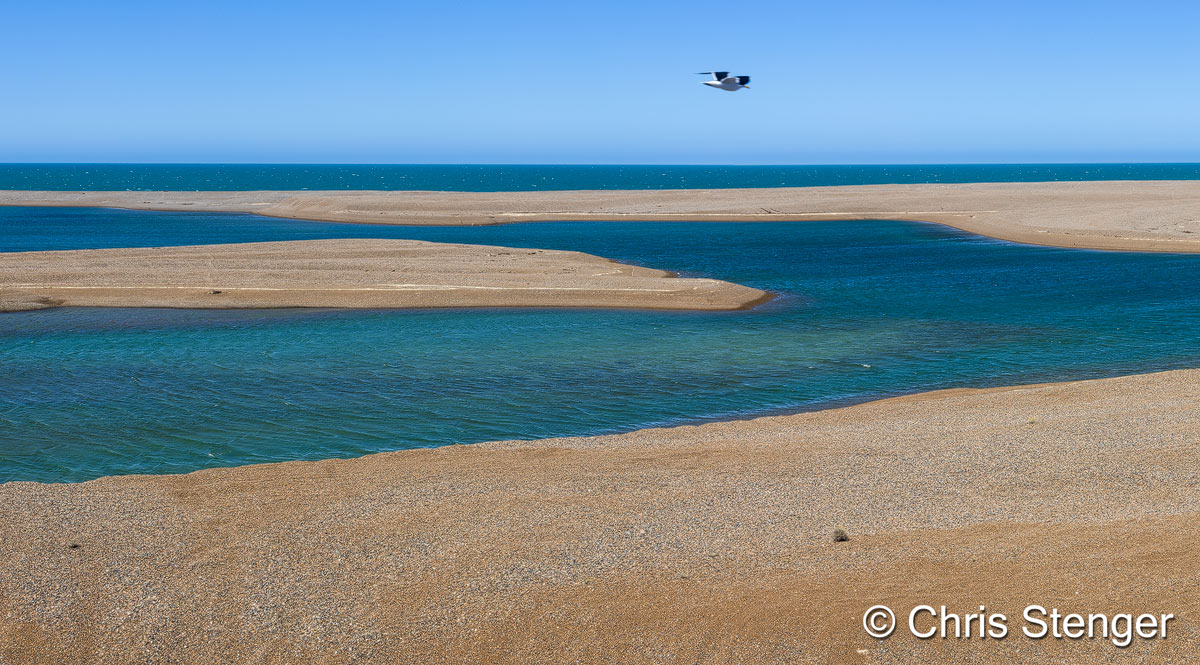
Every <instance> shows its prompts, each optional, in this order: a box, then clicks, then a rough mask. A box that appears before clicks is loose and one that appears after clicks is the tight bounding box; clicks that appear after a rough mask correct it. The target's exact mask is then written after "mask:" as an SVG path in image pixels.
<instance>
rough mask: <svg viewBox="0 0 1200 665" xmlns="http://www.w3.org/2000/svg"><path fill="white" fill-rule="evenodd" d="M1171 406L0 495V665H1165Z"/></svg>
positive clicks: (300, 466) (1111, 382) (767, 431)
mask: <svg viewBox="0 0 1200 665" xmlns="http://www.w3.org/2000/svg"><path fill="white" fill-rule="evenodd" d="M1198 406H1200V370H1183V371H1176V372H1166V373H1158V374H1147V375H1138V376H1128V377H1121V378H1114V379H1106V380H1099V381H1087V382H1077V383H1064V384H1049V385H1039V386H1023V387H1015V388H998V389H991V390H956V391H944V392H935V393H926V394H921V395H915V396H911V397H902V398H897V399H890V400H884V401H878V402H873V403H868V404H862V405H857V406H852V407H848V408H842V409H835V410H828V411H821V412H815V413H806V414H799V415H792V416H781V417H769V418H760V419H757V420H750V421H740V422H725V423H714V424H707V425H702V426H697V427H679V428H673V429H651V430H642V431H637V432H633V433H629V434H623V435H616V436H604V437H592V438H577V439H557V440H545V441H537V442H500V443H493V444H482V445H475V446H453V447H447V448H439V449H431V450H409V451H402V452H396V453H385V454H379V455H371V456H367V457H362V458H358V459H352V460H326V461H321V462H294V463H284V464H267V465H257V466H247V467H240V468H233V469H214V470H206V471H200V472H196V473H192V474H188V475H182V476H126V477H109V478H102V479H99V480H96V481H92V482H88V483H83V484H76V485H54V484H36V483H21V482H17V483H8V484H5V485H0V662H3V663H6V664H8V663H14V664H16V663H60V662H68V661H69V662H94V663H131V662H186V663H197V664H199V663H285V662H286V663H366V662H409V663H460V662H487V663H564V662H583V663H594V662H611V663H643V662H644V663H662V662H669V663H676V662H679V663H696V662H699V663H710V662H722V663H723V662H746V663H795V662H798V663H924V662H972V663H1005V664H1008V663H1016V662H1021V663H1064V662H1074V663H1083V662H1110V659H1112V662H1125V661H1126V660H1128V661H1130V662H1140V663H1167V662H1177V663H1186V662H1191V660H1192V658H1193V657H1194V655H1195V653H1197V651H1198V650H1200V584H1198V583H1197V582H1196V580H1195V572H1196V564H1197V558H1198V557H1200V555H1198V554H1197V551H1200V529H1198V528H1197V527H1198V526H1200V471H1197V469H1200V449H1198V447H1197V440H1198V439H1197V435H1198V434H1200V408H1197V407H1198ZM835 527H844V528H845V529H846V530H847V531H848V532H849V534H850V537H851V539H850V541H849V542H844V543H834V542H832V539H831V537H830V534H831V532H832V530H833V529H834V528H835ZM876 603H886V604H888V605H890V606H891V607H893V608H895V609H896V610H897V613H898V614H901V615H902V616H903V613H906V612H907V610H908V609H909V608H911V607H912V606H914V605H916V604H920V603H928V604H930V605H933V606H935V607H936V606H940V605H943V604H944V605H946V606H948V609H950V610H951V611H957V612H959V613H966V612H971V611H977V608H978V606H979V605H981V604H983V605H986V606H987V608H988V611H989V612H1002V613H1005V614H1007V615H1008V616H1009V617H1010V621H1009V625H1010V627H1011V628H1012V631H1013V632H1014V633H1016V631H1017V629H1018V627H1019V626H1020V625H1022V622H1021V621H1019V620H1018V619H1019V617H1020V613H1021V609H1022V608H1023V607H1025V606H1026V605H1029V604H1033V603H1037V604H1041V605H1044V606H1045V607H1047V608H1050V607H1058V608H1060V609H1062V610H1064V611H1075V612H1095V611H1106V612H1110V613H1116V612H1119V611H1125V612H1133V613H1135V614H1138V613H1142V612H1155V613H1157V612H1170V613H1174V614H1176V615H1177V617H1178V619H1177V620H1176V621H1174V622H1172V623H1171V624H1170V630H1169V633H1168V638H1167V639H1165V640H1164V639H1154V640H1135V642H1134V644H1133V645H1132V646H1130V647H1128V648H1127V649H1124V650H1121V649H1118V648H1117V647H1115V646H1113V645H1112V644H1111V643H1110V642H1109V641H1107V640H1104V639H1094V640H1087V639H1084V640H1079V641H1072V640H1063V639H1059V640H1056V639H1044V640H1032V639H1028V638H1025V637H1021V636H1017V635H1010V636H1009V637H1008V638H1007V639H1004V640H979V639H974V640H961V641H960V640H941V639H934V640H928V641H919V640H917V639H915V638H912V637H911V636H908V635H906V634H903V631H901V632H900V633H897V634H895V635H893V636H892V637H891V638H889V639H887V640H885V641H876V640H874V639H872V638H869V637H868V636H867V635H866V634H865V633H864V632H863V629H862V624H861V616H862V613H863V612H864V610H866V608H867V607H869V606H871V605H873V604H876Z"/></svg>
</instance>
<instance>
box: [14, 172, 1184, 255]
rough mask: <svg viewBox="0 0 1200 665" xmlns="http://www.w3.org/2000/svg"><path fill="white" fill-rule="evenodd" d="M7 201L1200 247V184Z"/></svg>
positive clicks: (399, 219) (386, 219) (106, 195)
mask: <svg viewBox="0 0 1200 665" xmlns="http://www.w3.org/2000/svg"><path fill="white" fill-rule="evenodd" d="M0 205H44V206H108V207H117V208H134V209H144V210H203V211H230V212H251V213H257V214H260V215H267V216H275V217H289V218H296V219H307V220H320V221H333V222H359V223H377V224H437V225H460V224H461V225H469V224H503V223H510V222H532V221H575V220H579V221H608V220H631V221H633V220H639V221H808V220H842V219H892V220H907V221H924V222H935V223H940V224H945V225H948V226H952V227H955V228H958V229H962V230H965V231H969V232H972V233H977V234H980V235H985V236H990V237H994V238H1000V239H1003V240H1011V241H1014V242H1021V243H1029V244H1036V245H1050V246H1059V247H1078V248H1090V249H1110V250H1132V251H1156V252H1197V251H1200V181H1194V180H1191V181H1099V182H1035V183H1025V182H1022V183H965V184H957V183H956V184H906V185H861V186H859V185H852V186H838V187H791V188H784V187H780V188H762V189H707V190H705V189H693V190H588V191H540V192H418V191H345V192H341V191H302V192H297V191H257V192H54V191H15V190H3V191H0Z"/></svg>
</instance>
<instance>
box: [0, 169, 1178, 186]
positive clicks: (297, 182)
mask: <svg viewBox="0 0 1200 665" xmlns="http://www.w3.org/2000/svg"><path fill="white" fill-rule="evenodd" d="M1197 179H1200V164H965V165H964V164H930V165H882V166H875V165H871V166H571V165H567V166H558V165H550V166H537V165H532V166H531V165H479V164H465V165H463V164H457V165H455V164H451V165H430V164H407V165H405V164H401V165H372V164H363V165H347V164H0V189H33V190H65V191H71V190H223V191H237V190H241V191H246V190H262V189H276V190H304V189H324V190H337V189H343V190H345V189H382V190H435V191H478V192H492V191H536V190H563V189H710V188H711V189H725V188H735V187H817V186H823V185H878V184H888V183H931V182H1039V181H1052V180H1197Z"/></svg>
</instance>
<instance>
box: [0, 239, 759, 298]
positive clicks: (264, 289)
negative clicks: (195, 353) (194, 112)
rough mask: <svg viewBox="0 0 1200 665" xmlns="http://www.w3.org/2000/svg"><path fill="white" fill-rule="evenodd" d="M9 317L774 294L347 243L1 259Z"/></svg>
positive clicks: (406, 245) (496, 251) (550, 255)
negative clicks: (92, 310)
mask: <svg viewBox="0 0 1200 665" xmlns="http://www.w3.org/2000/svg"><path fill="white" fill-rule="evenodd" d="M0 257H2V258H0V311H4V310H10V311H11V310H21V309H36V308H41V307H48V306H91V307H195V308H237V307H360V308H362V307H501V306H503V307H637V308H651V309H695V310H732V309H742V308H746V307H750V306H753V305H755V304H757V303H760V302H763V301H765V300H768V299H770V297H771V295H770V294H768V293H766V292H763V291H760V290H758V289H752V288H749V287H744V286H739V285H737V284H731V283H729V282H723V281H720V280H715V279H702V278H677V277H675V276H674V275H673V274H672V273H669V272H666V271H663V270H655V269H652V268H643V267H640V266H632V265H626V264H621V263H616V262H614V261H610V260H608V259H603V258H600V257H597V256H592V255H590V254H583V253H580V252H565V251H553V250H541V249H514V248H510V247H493V246H486V245H456V244H447V243H431V242H423V241H416V240H389V239H348V240H301V241H289V242H263V243H240V244H231V245H199V246H188V247H146V248H134V249H99V250H71V251H53V252H16V253H10V254H4V255H0Z"/></svg>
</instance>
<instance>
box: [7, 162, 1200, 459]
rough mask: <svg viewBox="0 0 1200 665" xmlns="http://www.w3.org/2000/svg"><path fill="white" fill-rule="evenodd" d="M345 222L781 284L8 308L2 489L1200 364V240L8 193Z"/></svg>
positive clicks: (220, 238)
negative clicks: (431, 224) (415, 217)
mask: <svg viewBox="0 0 1200 665" xmlns="http://www.w3.org/2000/svg"><path fill="white" fill-rule="evenodd" d="M268 186H270V187H278V185H276V184H272V185H268ZM334 237H399V238H416V239H423V240H434V241H449V242H467V243H486V244H499V245H510V246H522V247H544V248H553V249H571V250H581V251H585V252H591V253H594V254H599V255H602V256H607V257H611V258H614V259H618V260H622V261H627V262H632V263H638V264H644V265H650V266H654V267H658V268H663V269H669V270H677V271H681V272H683V273H684V274H686V275H704V276H711V277H717V278H721V279H728V280H732V281H735V282H740V283H743V284H748V285H751V286H756V287H759V288H763V289H768V290H771V291H774V292H777V293H779V294H781V296H780V297H779V298H778V299H776V300H775V301H773V302H771V303H768V304H767V305H764V306H761V307H759V308H756V309H753V310H750V311H742V312H726V313H694V312H648V311H623V310H500V309H484V310H410V311H346V310H301V309H294V310H260V311H245V310H238V311H215V310H214V311H209V310H160V309H79V308H68V309H53V310H43V311H36V312H23V313H9V314H0V368H2V371H0V481H5V480H44V481H78V480H85V479H89V478H95V477H97V476H102V475H108V474H121V473H166V472H183V471H190V470H194V469H199V468H204V467H210V466H228V465H237V464H246V463H250V462H266V461H278V460H290V459H318V458H326V457H342V456H354V455H360V454H363V453H369V452H374V451H382V450H394V449H399V448H408V447H414V446H437V445H445V444H452V443H471V442H478V441H483V440H491V439H507V438H536V437H546V436H556V435H581V434H597V433H603V432H614V431H622V430H629V429H634V428H639V427H645V426H649V425H671V424H678V423H694V422H702V421H706V420H712V419H723V418H737V417H746V416H752V415H755V414H764V413H775V412H788V411H796V410H802V409H811V408H818V407H822V406H828V405H834V404H843V403H850V402H856V401H862V400H866V399H871V398H875V397H880V396H886V395H894V394H901V393H909V392H915V391H921V390H929V389H935V388H947V387H958V386H993V385H1004V384H1015V383H1024V382H1034V381H1051V380H1064V379H1079V378H1088V377H1100V376H1112V375H1117V374H1123V373H1133V372H1145V371H1150V370H1158V369H1168V368H1178V367H1196V366H1200V344H1198V343H1197V342H1198V341H1200V288H1197V285H1198V282H1197V275H1200V256H1196V255H1170V254H1136V253H1119V252H1098V251H1085V250H1066V249H1053V248H1043V247H1030V246H1023V245H1016V244H1012V243H1006V242H1001V241H996V240H990V239H986V238H981V237H978V236H972V235H969V234H966V233H963V232H959V231H955V230H952V229H948V228H945V227H941V226H937V225H932V224H919V223H909V222H894V221H853V222H849V221H843V222H807V223H755V224H722V223H707V224H682V223H681V224H676V223H636V222H572V223H537V224H513V225H507V226H490V227H460V228H454V227H436V228H428V227H426V228H421V227H401V226H374V225H352V224H328V223H318V222H302V221H292V220H281V219H271V218H263V217H256V216H253V215H232V214H202V213H159V212H136V211H120V210H98V209H71V208H53V209H45V208H0V249H2V250H4V251H20V250H39V249H68V248H89V247H91V248H96V247H124V246H148V245H178V244H197V243H220V242H244V241H254V240H287V239H299V238H334ZM2 260H3V257H2V256H0V261H2ZM1022 415H1025V414H1022ZM1028 415H1029V417H1035V416H1036V415H1037V414H1036V413H1030V414H1028Z"/></svg>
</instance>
